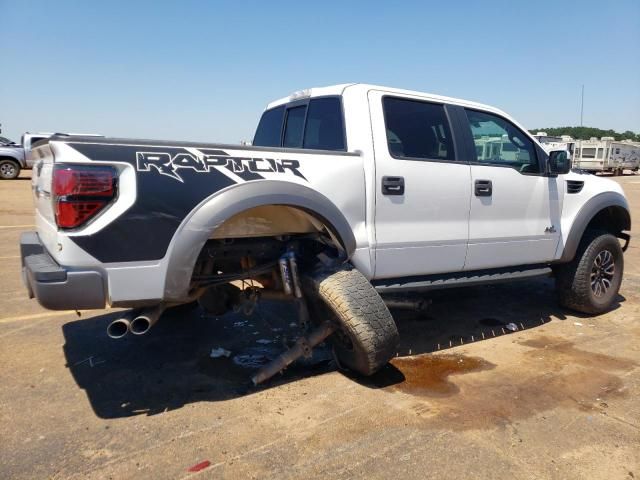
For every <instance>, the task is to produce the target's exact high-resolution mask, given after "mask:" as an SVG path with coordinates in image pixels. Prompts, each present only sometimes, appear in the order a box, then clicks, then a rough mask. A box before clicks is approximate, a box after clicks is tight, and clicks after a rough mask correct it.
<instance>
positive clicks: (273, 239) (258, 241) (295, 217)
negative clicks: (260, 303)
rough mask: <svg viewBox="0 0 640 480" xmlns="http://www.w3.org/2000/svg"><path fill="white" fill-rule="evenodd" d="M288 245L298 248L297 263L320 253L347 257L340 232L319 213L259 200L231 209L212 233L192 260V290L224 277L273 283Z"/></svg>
mask: <svg viewBox="0 0 640 480" xmlns="http://www.w3.org/2000/svg"><path fill="white" fill-rule="evenodd" d="M289 251H294V252H296V255H298V258H299V262H300V266H301V268H306V267H310V266H311V265H312V264H314V263H315V262H317V261H318V260H317V255H319V254H320V253H324V254H325V255H327V257H328V258H334V259H340V258H346V255H344V248H343V245H342V240H341V239H340V237H339V236H338V233H337V232H335V230H334V229H333V227H332V226H331V225H330V224H328V223H327V221H326V220H325V219H324V218H322V217H321V216H320V215H318V214H317V213H315V212H312V211H309V210H305V209H302V208H299V207H294V206H289V205H261V206H257V207H252V208H249V209H247V210H244V211H242V212H239V213H237V214H235V215H233V216H232V217H230V218H228V219H227V220H225V221H224V222H222V223H221V224H220V225H219V226H217V227H216V229H215V230H214V231H213V232H212V233H211V235H210V236H209V239H208V240H207V241H206V242H205V244H204V245H203V247H202V250H201V251H200V254H199V255H198V260H197V261H196V263H195V265H194V268H193V272H192V276H191V285H190V291H191V292H194V291H195V290H196V289H197V288H198V286H199V285H202V284H203V283H205V284H207V283H210V282H211V281H212V280H214V281H215V279H219V280H221V281H224V280H225V279H228V278H234V279H237V280H240V279H241V278H242V279H245V280H256V281H258V282H259V283H261V284H262V285H265V286H273V285H274V282H273V281H272V280H273V279H274V278H275V277H276V276H277V271H278V260H279V259H280V258H281V257H282V256H283V255H284V254H285V253H286V252H289ZM253 272H255V273H253ZM275 284H277V281H276V282H275Z"/></svg>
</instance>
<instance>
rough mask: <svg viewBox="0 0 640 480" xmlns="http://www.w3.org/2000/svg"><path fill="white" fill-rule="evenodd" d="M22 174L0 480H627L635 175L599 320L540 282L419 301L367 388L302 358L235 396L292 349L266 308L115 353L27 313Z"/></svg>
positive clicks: (175, 320) (634, 422)
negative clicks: (624, 236)
mask: <svg viewBox="0 0 640 480" xmlns="http://www.w3.org/2000/svg"><path fill="white" fill-rule="evenodd" d="M28 175H29V174H28V173H27V174H26V175H25V174H23V177H24V178H23V179H20V180H16V181H3V182H0V205H1V207H0V245H1V246H2V249H1V250H0V262H1V263H0V264H1V265H2V276H1V279H0V281H1V286H2V292H3V295H2V298H1V300H0V365H1V367H0V378H1V383H0V385H1V387H2V388H0V420H1V422H2V425H3V427H2V429H1V430H0V432H1V434H0V445H1V447H0V477H1V478H24V479H34V478H96V479H106V478H114V479H123V478H155V479H161V478H172V479H175V478H279V479H282V478H328V477H331V478H354V477H367V478H402V479H413V478H415V479H423V478H431V477H438V478H441V479H449V478H451V479H461V478H462V479H464V478H509V479H512V478H557V479H562V480H566V479H574V478H575V479H584V478H589V479H598V478H603V479H605V478H606V479H632V478H638V477H640V401H638V398H639V397H640V321H639V320H640V247H639V246H638V245H639V242H640V241H639V240H638V236H639V235H638V222H640V215H639V214H640V176H634V175H628V176H624V177H617V178H615V180H616V181H618V182H620V183H621V184H622V185H623V187H624V189H625V191H626V193H627V195H628V198H629V200H630V202H631V206H632V217H634V219H633V220H634V222H635V224H634V228H635V232H636V233H635V236H634V237H633V238H632V243H631V247H630V248H629V250H628V251H627V253H626V266H625V268H626V271H625V278H624V281H623V285H622V290H621V292H620V293H621V296H620V299H619V300H620V302H619V306H618V307H617V308H616V309H615V310H614V311H612V312H610V313H608V314H606V315H602V316H599V317H588V316H577V315H575V314H574V313H571V312H569V311H565V310H563V309H561V308H559V307H558V306H557V304H556V302H555V300H554V292H553V282H552V281H551V280H550V279H541V280H536V281H528V282H521V283H512V284H506V285H500V286H486V287H476V288H466V289H459V290H449V291H442V292H437V293H434V294H432V295H431V296H430V298H431V299H432V300H433V304H432V307H431V309H430V310H429V311H428V312H427V313H426V314H420V315H418V314H415V313H410V312H406V311H404V312H403V311H397V312H394V316H395V317H396V319H397V321H398V325H399V328H400V331H401V335H402V344H401V347H400V350H399V352H398V353H399V356H398V358H396V359H395V360H394V361H393V362H392V363H393V365H392V366H389V367H387V368H385V369H384V370H383V371H382V372H380V373H379V374H378V375H376V376H375V377H374V378H372V379H366V380H363V379H358V378H349V377H348V376H345V375H344V374H342V373H340V372H338V371H336V369H335V366H334V365H333V364H332V362H331V360H330V356H329V355H327V352H324V351H319V352H318V355H317V357H316V358H314V359H312V361H309V362H308V364H307V365H305V366H299V367H296V368H292V369H290V370H289V371H287V372H286V373H285V374H284V375H282V376H280V377H278V378H276V379H275V381H272V382H271V383H270V384H269V385H268V386H267V387H265V388H261V389H252V388H250V387H249V386H248V378H249V375H250V372H251V370H250V369H248V368H247V367H246V363H247V362H250V361H251V360H255V359H256V358H257V359H260V358H263V357H269V356H270V355H273V354H274V352H277V351H278V349H279V348H281V343H282V341H283V340H286V339H287V338H290V337H292V336H293V335H294V334H295V328H293V327H291V325H290V322H292V321H293V316H292V312H291V311H290V310H288V309H287V308H286V307H285V306H282V305H278V304H268V305H265V306H262V307H261V308H260V309H259V310H258V311H257V312H256V313H255V314H254V315H252V316H251V317H243V316H238V315H227V316H225V317H221V318H218V319H216V318H207V317H205V316H203V314H202V312H201V311H199V310H191V311H175V312H172V313H171V314H170V315H167V316H166V318H163V320H162V321H161V322H160V323H159V324H158V325H157V326H156V327H154V329H153V330H152V331H151V332H150V333H149V334H148V335H145V336H143V337H139V338H130V337H131V336H129V337H127V338H125V339H122V340H120V341H115V340H110V339H109V338H108V337H107V336H106V333H105V329H106V326H107V324H108V323H109V322H110V321H111V320H112V319H113V318H114V316H115V315H116V312H114V311H108V310H107V311H92V312H82V314H81V316H80V317H78V316H77V315H76V314H75V313H73V312H48V311H45V310H44V309H42V308H40V307H39V305H38V304H37V303H36V302H35V300H28V299H27V297H26V291H25V290H24V289H23V287H22V284H21V281H20V259H19V256H18V255H19V251H18V238H19V235H20V232H21V231H23V230H28V229H31V228H33V227H32V225H33V207H32V201H31V198H30V182H29V178H28ZM632 235H633V232H632ZM511 322H513V323H515V324H516V325H517V326H518V328H519V330H518V331H516V332H514V333H509V331H508V330H505V328H504V325H505V324H508V323H511ZM503 332H506V333H504V334H503ZM274 338H276V340H275V342H274V343H267V342H266V340H271V339H274ZM214 347H223V348H226V349H228V350H230V351H231V352H232V355H231V357H230V358H226V357H222V358H210V356H209V353H210V351H211V349H212V348H214ZM242 360H243V361H244V363H243V361H242ZM205 461H207V462H210V464H209V465H208V466H207V467H206V468H204V469H202V470H201V471H200V472H189V468H190V467H192V466H194V465H196V464H199V463H201V462H205Z"/></svg>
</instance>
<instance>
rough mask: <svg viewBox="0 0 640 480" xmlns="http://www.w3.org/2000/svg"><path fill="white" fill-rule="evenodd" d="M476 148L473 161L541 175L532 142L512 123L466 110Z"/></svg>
mask: <svg viewBox="0 0 640 480" xmlns="http://www.w3.org/2000/svg"><path fill="white" fill-rule="evenodd" d="M466 112H467V119H468V120H469V126H470V128H471V133H472V135H473V143H474V144H475V149H476V161H477V162H478V163H485V164H490V165H500V166H507V167H512V168H515V169H516V170H518V171H520V172H521V173H540V166H539V164H538V158H537V156H536V149H535V146H534V144H533V141H531V139H530V138H529V137H527V136H526V135H525V134H524V133H523V132H522V131H521V130H520V129H519V128H517V127H516V126H515V125H513V124H512V123H511V122H509V121H507V120H505V119H504V118H502V117H499V116H497V115H492V114H489V113H485V112H478V111H475V110H466Z"/></svg>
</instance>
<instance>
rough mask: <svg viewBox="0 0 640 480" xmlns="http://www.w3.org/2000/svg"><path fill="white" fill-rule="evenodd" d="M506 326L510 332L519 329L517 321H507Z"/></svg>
mask: <svg viewBox="0 0 640 480" xmlns="http://www.w3.org/2000/svg"><path fill="white" fill-rule="evenodd" d="M504 328H506V329H507V330H509V331H510V332H515V331H516V330H518V326H517V325H516V324H515V323H513V322H512V323H507V324H506V325H505V326H504Z"/></svg>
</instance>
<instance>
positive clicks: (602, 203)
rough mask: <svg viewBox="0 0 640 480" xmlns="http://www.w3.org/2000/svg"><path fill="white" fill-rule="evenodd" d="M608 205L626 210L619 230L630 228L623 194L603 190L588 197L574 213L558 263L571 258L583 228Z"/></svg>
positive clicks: (629, 217)
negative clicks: (622, 224)
mask: <svg viewBox="0 0 640 480" xmlns="http://www.w3.org/2000/svg"><path fill="white" fill-rule="evenodd" d="M608 207H621V208H623V209H624V211H625V212H626V218H624V222H625V223H624V226H623V228H622V229H621V230H630V229H631V215H630V214H629V204H628V203H627V200H626V198H624V196H623V195H621V194H619V193H616V192H604V193H600V194H598V195H596V196H595V197H593V198H591V199H589V201H587V203H585V204H584V205H583V206H582V207H581V208H580V211H579V212H578V214H577V215H576V217H575V219H574V220H573V223H572V224H571V230H570V231H569V235H567V241H566V242H565V244H564V250H563V252H562V256H561V257H560V260H558V263H566V262H570V261H571V260H573V257H574V256H575V255H576V251H577V250H578V245H580V240H581V239H582V236H583V235H584V232H585V230H586V229H587V225H589V222H591V220H593V218H594V217H595V216H596V215H597V214H598V213H600V212H601V211H602V210H604V209H605V208H608Z"/></svg>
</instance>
